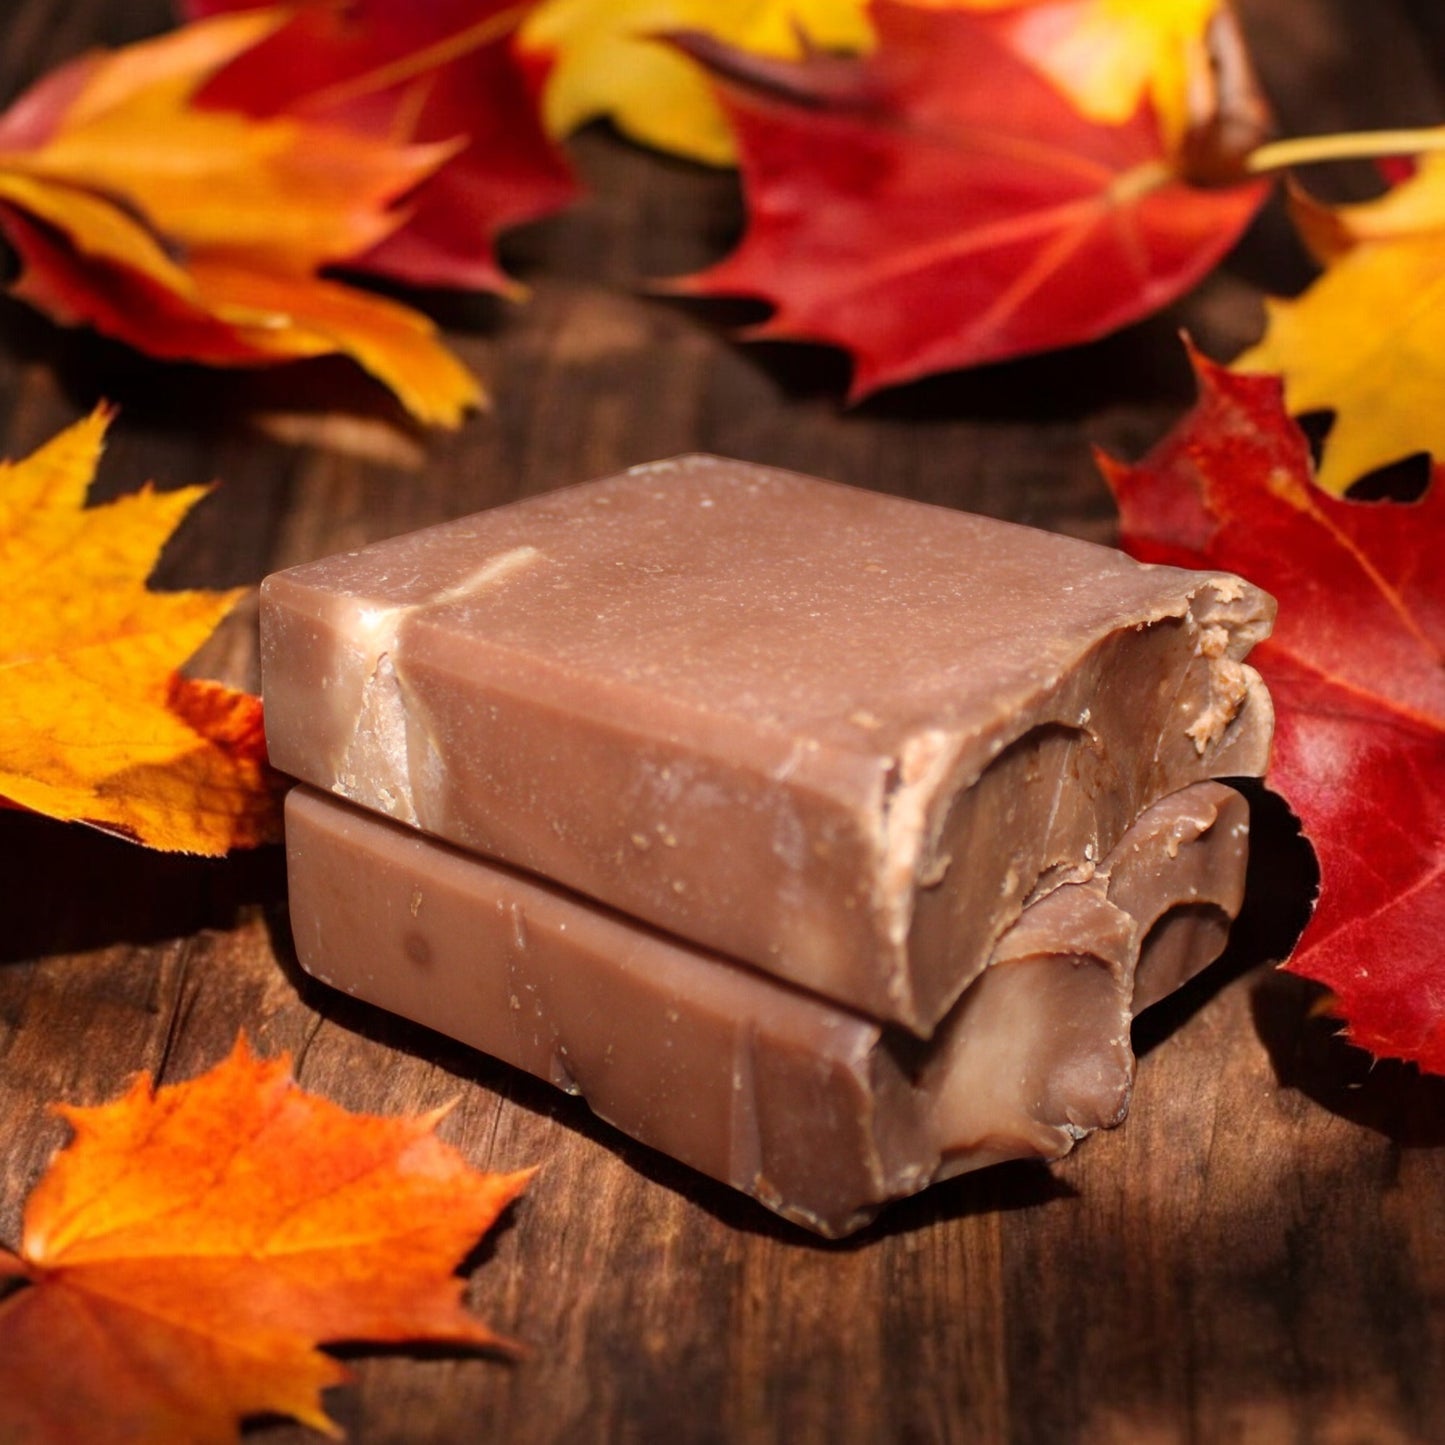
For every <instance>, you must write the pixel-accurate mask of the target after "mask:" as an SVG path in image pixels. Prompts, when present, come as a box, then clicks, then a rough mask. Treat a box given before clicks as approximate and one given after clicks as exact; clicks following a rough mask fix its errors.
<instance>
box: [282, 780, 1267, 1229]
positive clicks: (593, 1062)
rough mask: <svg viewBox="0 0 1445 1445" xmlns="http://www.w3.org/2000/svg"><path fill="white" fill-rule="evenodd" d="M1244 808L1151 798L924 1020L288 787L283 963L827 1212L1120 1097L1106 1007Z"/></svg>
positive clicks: (850, 1214) (867, 1202)
mask: <svg viewBox="0 0 1445 1445" xmlns="http://www.w3.org/2000/svg"><path fill="white" fill-rule="evenodd" d="M1247 820H1248V814H1247V809H1246V806H1245V803H1244V800H1243V798H1242V797H1241V796H1240V795H1239V794H1238V793H1236V792H1234V790H1233V789H1230V788H1227V787H1225V786H1223V785H1222V784H1219V783H1199V784H1195V785H1193V786H1191V787H1188V788H1186V789H1185V790H1183V791H1182V792H1180V793H1177V794H1174V795H1172V796H1171V797H1169V798H1166V799H1164V800H1163V801H1161V802H1159V803H1157V804H1155V805H1154V806H1153V807H1152V808H1150V809H1149V810H1147V811H1146V812H1145V814H1144V816H1143V817H1141V818H1140V819H1139V820H1138V821H1137V822H1136V823H1135V824H1134V826H1133V827H1132V828H1130V829H1129V830H1128V831H1127V833H1126V835H1125V837H1124V839H1123V840H1122V841H1121V842H1120V844H1119V845H1118V846H1117V847H1116V848H1115V849H1114V851H1113V853H1112V854H1110V855H1109V856H1108V857H1107V858H1105V859H1104V860H1102V861H1101V864H1100V866H1099V867H1098V868H1096V869H1095V870H1094V872H1093V873H1092V875H1091V877H1090V878H1089V880H1088V881H1087V882H1079V883H1064V884H1061V885H1059V886H1058V887H1056V888H1054V889H1053V890H1052V891H1050V892H1049V893H1047V894H1046V895H1044V896H1042V897H1040V898H1039V899H1037V900H1035V901H1034V902H1032V903H1031V904H1030V905H1029V906H1028V907H1026V908H1025V909H1024V910H1023V912H1022V915H1021V917H1020V918H1019V920H1018V921H1017V922H1016V923H1015V924H1014V925H1013V927H1012V928H1010V929H1009V930H1008V931H1007V932H1006V933H1005V934H1004V936H1003V937H1002V938H1001V939H1000V940H999V942H998V944H997V945H996V947H995V948H994V950H993V951H992V954H991V957H990V959H989V961H988V966H987V967H986V968H985V969H984V971H983V972H982V974H981V976H980V977H978V978H977V979H976V980H975V981H974V982H973V983H972V985H971V986H970V987H969V988H968V989H967V990H966V991H965V993H964V994H963V996H962V998H961V999H960V1000H959V1001H958V1003H957V1004H956V1005H955V1006H954V1007H953V1009H952V1010H950V1012H949V1013H948V1015H947V1016H946V1017H945V1018H944V1020H943V1021H942V1022H941V1023H940V1025H939V1027H938V1029H937V1030H936V1031H935V1033H934V1035H933V1037H932V1038H931V1039H929V1040H920V1039H918V1038H917V1037H916V1036H915V1035H914V1034H912V1033H911V1032H909V1031H907V1030H905V1029H903V1028H901V1027H899V1026H897V1025H890V1024H882V1023H879V1022H877V1021H876V1020H873V1019H870V1018H867V1017H864V1016H863V1015H861V1014H858V1013H856V1012H853V1011H850V1010H848V1009H844V1008H841V1007H839V1006H837V1005H835V1004H832V1003H829V1002H828V1001H826V1000H824V999H820V998H818V997H816V996H815V995H811V994H809V993H806V992H805V991H803V990H801V989H799V988H796V987H794V986H792V985H790V984H787V983H784V982H782V981H781V980H779V979H776V978H773V977H770V976H768V975H766V974H764V973H761V972H759V971H758V970H756V969H753V968H750V967H747V966H745V965H742V964H738V963H736V962H733V961H731V960H729V959H726V958H723V957H721V956H719V955H717V954H714V953H710V952H707V951H705V950H703V949H700V948H698V947H696V946H694V945H692V944H689V943H686V942H684V941H682V940H681V939H678V938H675V937H671V936H669V935H666V934H663V933H661V932H659V931H658V930H656V929H653V928H651V927H649V926H648V925H646V924H642V923H638V922H636V921H635V920H632V919H629V918H627V917H625V916H624V915H622V914H619V913H617V912H615V911H613V910H611V909H608V908H606V907H603V906H601V905H599V904H596V903H593V902H591V901H589V900H587V899H585V898H583V897H582V896H580V895H578V894H576V893H572V892H570V891H568V890H564V889H561V888H559V887H557V886H555V885H553V884H549V883H547V882H545V881H543V880H541V879H538V878H536V877H533V876H530V875H527V874H525V873H522V872H520V871H517V870H514V869H511V868H508V867H507V866H505V865H503V864H497V863H491V862H488V861H486V860H484V859H481V858H478V857H476V856H474V855H470V854H467V853H465V852H463V851H461V850H459V849H457V848H454V847H452V846H449V845H447V844H445V843H441V842H439V841H437V840H435V839H432V838H429V837H427V836H425V835H424V834H421V833H419V832H417V831H415V830H414V829H410V828H407V827H405V826H402V825H399V824H396V823H393V822H390V821H387V820H385V819H382V818H380V817H377V816H375V815H372V814H368V813H366V812H363V811H362V810H361V809H359V808H356V807H355V806H353V805H352V804H349V803H346V802H343V801H340V800H338V799H336V798H334V797H330V796H327V795H325V794H322V793H320V792H317V791H314V790H312V789H309V788H306V787H299V788H296V789H293V791H292V792H291V794H290V796H289V797H288V799H287V805H286V847H287V862H288V871H289V883H290V896H291V918H292V929H293V933H294V936H295V942H296V950H297V955H298V957H299V959H300V961H301V964H302V966H303V967H304V968H305V969H306V970H307V971H308V972H309V973H311V974H313V975H315V976H316V977H317V978H319V979H321V980H323V981H325V982H326V983H329V984H332V985H334V986H335V987H337V988H341V989H344V990H345V991H346V992H348V993H351V994H355V995H357V996H359V997H360V998H363V999H366V1000H368V1001H370V1002H372V1003H375V1004H379V1005H380V1006H382V1007H384V1008H387V1009H390V1010H392V1011H394V1012H396V1013H399V1014H402V1015H404V1016H406V1017H408V1018H411V1019H414V1020H416V1021H418V1022H420V1023H422V1024H426V1025H428V1026H430V1027H432V1028H435V1029H438V1030H440V1031H441V1032H443V1033H446V1034H449V1035H451V1036H453V1037H455V1038H458V1039H461V1040H463V1041H464V1042H466V1043H468V1044H471V1045H473V1046H475V1047H476V1048H479V1049H482V1050H484V1051H485V1052H487V1053H489V1054H492V1055H495V1056H496V1057H497V1058H500V1059H503V1060H506V1061H507V1062H509V1063H512V1064H515V1065H517V1066H519V1067H521V1068H523V1069H526V1070H529V1071H530V1072H531V1073H534V1074H537V1075H539V1076H541V1077H542V1078H544V1079H549V1080H550V1081H551V1082H552V1083H554V1084H556V1085H559V1086H560V1087H562V1088H564V1089H567V1090H569V1091H571V1092H574V1093H579V1094H582V1095H583V1096H584V1097H585V1098H586V1099H587V1101H588V1103H589V1104H590V1105H591V1107H592V1108H593V1109H594V1110H595V1111H596V1112H597V1113H598V1114H600V1115H601V1116H602V1117H603V1118H605V1119H608V1120H610V1121H611V1122H612V1123H613V1124H615V1125H616V1126H617V1127H618V1128H620V1129H622V1130H624V1131H625V1132H627V1133H628V1134H631V1135H633V1136H634V1137H635V1138H637V1139H640V1140H642V1141H643V1142H644V1143H646V1144H649V1145H651V1146H653V1147H655V1148H657V1149H660V1150H663V1151H665V1152H667V1153H669V1154H671V1155H673V1156H674V1157H676V1158H678V1159H680V1160H682V1161H684V1162H685V1163H687V1164H690V1165H692V1166H693V1167H695V1168H697V1169H700V1170H702V1171H703V1172H705V1173H707V1174H709V1175H712V1176H713V1177H714V1178H717V1179H720V1180H722V1181H724V1182H726V1183H729V1184H732V1185H734V1186H735V1187H736V1188H738V1189H741V1190H743V1191H745V1192H746V1193H748V1194H751V1195H753V1196H754V1197H755V1198H757V1199H759V1200H760V1201H762V1203H764V1204H765V1205H767V1206H768V1207H770V1208H772V1209H774V1210H776V1211H777V1212H778V1213H780V1214H782V1215H784V1216H785V1217H787V1218H789V1219H792V1220H795V1221H797V1222H798V1223H801V1224H803V1225H805V1226H807V1227H809V1228H811V1229H814V1230H816V1231H818V1232H820V1233H823V1234H827V1235H840V1234H845V1233H848V1232H850V1231H851V1230H854V1229H856V1228H858V1227H859V1226H860V1225H862V1224H864V1223H866V1222H867V1220H868V1219H870V1218H871V1217H872V1216H873V1214H874V1213H875V1212H876V1211H877V1210H878V1208H879V1207H880V1206H881V1205H882V1204H883V1203H885V1202H886V1201H887V1200H889V1199H893V1198H897V1197H899V1196H902V1195H906V1194H911V1193H913V1192H915V1191H917V1190H919V1189H922V1188H923V1187H925V1186H926V1185H928V1184H929V1183H930V1182H932V1181H934V1180H936V1179H942V1178H946V1177H948V1176H950V1175H953V1174H957V1173H961V1172H963V1171H964V1170H967V1169H973V1168H977V1167H980V1166H982V1165H986V1164H991V1163H994V1162H996V1161H999V1160H1002V1159H1010V1158H1020V1157H1039V1158H1057V1157H1058V1156H1060V1155H1062V1154H1064V1153H1066V1152H1067V1151H1068V1150H1069V1149H1070V1148H1071V1147H1072V1146H1073V1144H1074V1142H1075V1141H1076V1140H1077V1139H1079V1138H1080V1137H1082V1136H1083V1135H1084V1134H1086V1133H1087V1132H1088V1131H1090V1130H1091V1129H1094V1128H1098V1127H1104V1126H1110V1125H1113V1124H1116V1123H1118V1122H1119V1121H1120V1120H1121V1119H1122V1118H1123V1116H1124V1114H1125V1112H1126V1110H1127V1107H1128V1102H1129V1092H1130V1087H1131V1083H1132V1079H1133V1064H1134V1060H1133V1054H1132V1052H1131V1049H1130V1045H1129V1024H1130V1020H1131V1017H1132V1015H1133V1014H1134V1012H1135V1011H1136V1009H1137V1007H1138V1006H1139V1004H1140V1002H1141V1001H1142V1000H1144V999H1150V1000H1152V999H1153V998H1154V997H1157V996H1158V995H1159V994H1160V993H1161V992H1162V991H1164V990H1166V989H1168V988H1172V987H1174V986H1175V985H1177V984H1178V983H1179V982H1181V981H1183V980H1184V979H1185V978H1187V977H1189V976H1190V975H1192V974H1193V973H1194V972H1196V971H1197V970H1198V969H1199V968H1201V967H1203V966H1204V965H1205V964H1206V963H1208V962H1209V961H1210V960H1211V959H1212V958H1214V956H1215V955H1216V954H1217V953H1218V952H1219V950H1220V948H1221V947H1222V946H1223V942H1224V939H1225V935H1226V933H1227V931H1228V925H1229V920H1230V918H1231V917H1232V916H1233V915H1234V913H1235V912H1236V911H1237V909H1238V906H1239V902H1240V897H1241V893H1242V889H1243V883H1244V867H1245V859H1246V851H1247Z"/></svg>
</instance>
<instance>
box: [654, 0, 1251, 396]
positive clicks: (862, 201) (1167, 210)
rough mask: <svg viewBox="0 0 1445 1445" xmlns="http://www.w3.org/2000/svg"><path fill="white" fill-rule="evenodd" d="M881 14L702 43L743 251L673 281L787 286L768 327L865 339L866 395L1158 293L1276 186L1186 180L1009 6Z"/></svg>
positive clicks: (847, 341)
mask: <svg viewBox="0 0 1445 1445" xmlns="http://www.w3.org/2000/svg"><path fill="white" fill-rule="evenodd" d="M873 13H874V18H875V21H876V23H877V25H878V33H879V42H880V43H879V48H878V50H877V52H876V53H875V54H874V55H873V56H872V57H870V58H869V59H868V60H866V61H850V60H839V59H832V58H827V57H812V58H810V59H808V60H805V61H803V62H801V63H798V64H787V63H783V62H771V61H765V60H761V59H759V58H757V57H754V56H748V55H744V54H742V53H740V52H736V51H724V50H722V49H720V48H718V47H716V46H714V45H713V44H712V43H711V42H705V41H700V40H694V41H691V42H689V47H688V48H689V49H690V50H691V51H692V52H693V53H695V54H699V55H701V56H703V57H705V58H706V59H707V60H708V61H709V63H710V64H711V65H712V66H713V68H714V70H715V71H716V72H717V73H718V74H719V75H720V76H721V77H723V79H722V86H721V89H722V94H723V98H724V101H725V104H726V106H727V109H728V111H729V113H730V114H731V116H732V118H733V121H734V124H735V126H736V128H737V133H738V137H739V143H740V145H741V147H742V151H743V181H744V188H745V192H746V197H747V202H748V211H749V225H748V229H747V232H746V234H745V236H744V238H743V241H742V243H741V245H740V246H739V247H738V249H737V250H736V251H735V252H734V253H733V254H732V255H731V256H729V257H727V258H726V259H725V260H723V261H722V262H721V263H720V264H719V265H717V266H715V267H713V268H712V269H710V270H708V271H705V272H703V273H702V274H701V275H699V276H695V277H691V278H688V279H687V280H685V281H682V282H679V283H673V289H676V290H678V291H682V292H685V293H689V294H698V295H715V294H735V295H746V296H756V297H759V298H761V299H763V300H766V301H768V302H770V303H772V305H773V306H774V307H775V308H776V310H775V314H774V315H773V316H772V317H771V318H770V319H769V320H768V321H767V322H766V323H765V324H764V325H762V326H760V327H758V328H755V329H754V330H753V331H752V332H751V333H750V334H751V335H754V336H760V337H778V338H789V339H795V340H810V341H823V342H828V343H831V344H834V345H837V346H842V347H845V348H846V349H848V350H849V351H851V352H852V353H853V356H854V359H855V363H856V369H855V376H854V384H853V393H854V395H855V396H857V395H861V394H863V393H866V392H868V391H871V390H874V389H875V388H877V387H880V386H885V385H891V384H894V383H897V382H901V381H906V380H908V379H910V378H912V377H916V376H921V375H924V374H926V373H929V372H934V371H942V370H946V369H948V368H952V367H959V366H969V365H975V364H977V363H980V362H985V361H993V360H998V359H1001V358H1004V357H1010V356H1017V355H1021V354H1024V353H1028V352H1033V351H1040V350H1046V349H1049V348H1052V347H1057V346H1064V345H1068V344H1071V343H1074V342H1079V341H1084V340H1088V339H1091V338H1093V337H1097V336H1101V335H1104V334H1105V333H1107V332H1109V331H1112V330H1115V329H1117V328H1118V327H1120V326H1123V325H1125V324H1126V323H1128V322H1130V321H1133V320H1136V319H1137V318H1139V317H1141V316H1144V315H1146V314H1147V313H1149V312H1150V311H1153V310H1157V309H1158V308H1159V307H1161V306H1163V305H1165V304H1166V303H1167V302H1169V301H1170V300H1172V299H1173V298H1175V297H1176V296H1178V295H1179V294H1180V293H1181V292H1183V291H1184V290H1186V289H1187V288H1188V287H1189V286H1190V285H1192V284H1193V283H1194V282H1195V281H1196V280H1197V279H1198V278H1199V277H1200V276H1202V275H1203V274H1204V273H1205V272H1206V271H1208V270H1209V269H1210V268H1211V267H1212V266H1213V265H1214V264H1215V262H1216V261H1218V260H1219V258H1220V257H1221V256H1222V255H1223V254H1224V252H1225V251H1226V250H1228V248H1229V247H1230V245H1231V244H1232V243H1233V241H1234V239H1235V238H1236V237H1237V236H1238V234H1239V232H1240V231H1241V230H1242V229H1243V227H1244V226H1245V225H1246V224H1247V223H1248V221H1249V219H1250V217H1251V216H1252V215H1253V214H1254V211H1255V210H1256V208H1257V207H1258V205H1259V203H1260V201H1261V200H1262V199H1263V196H1264V194H1265V191H1264V188H1263V186H1262V185H1260V184H1257V183H1256V184H1251V185H1245V186H1235V187H1230V188H1222V189H1212V190H1204V189H1201V188H1197V187H1194V186H1189V185H1186V184H1184V183H1183V182H1182V181H1181V180H1180V179H1179V177H1178V175H1177V173H1176V172H1175V170H1174V168H1173V162H1172V161H1171V159H1170V156H1169V154H1168V151H1167V147H1166V144H1165V141H1164V139H1163V137H1162V136H1161V134H1160V131H1159V127H1158V125H1157V123H1156V122H1155V121H1154V120H1153V119H1152V117H1151V116H1150V115H1149V114H1148V112H1147V110H1140V111H1138V112H1136V114H1135V115H1134V116H1133V117H1132V118H1131V119H1130V120H1129V121H1128V122H1127V123H1125V124H1124V125H1119V126H1104V125H1099V124H1096V123H1093V122H1090V121H1087V120H1085V119H1084V118H1083V117H1082V116H1080V114H1079V113H1078V112H1077V111H1076V110H1075V109H1074V108H1073V107H1072V106H1071V105H1070V104H1069V103H1068V101H1067V100H1066V99H1064V98H1063V97H1062V96H1061V95H1060V94H1059V93H1058V92H1057V91H1056V90H1055V89H1054V88H1053V86H1051V85H1050V84H1048V83H1047V82H1046V81H1045V80H1044V79H1042V78H1041V76H1040V75H1039V73H1038V72H1037V71H1036V70H1034V69H1033V68H1032V66H1030V65H1028V64H1026V63H1025V62H1024V61H1022V60H1021V59H1020V58H1019V57H1018V56H1017V55H1016V54H1015V53H1014V52H1013V50H1012V49H1011V48H1010V47H1009V45H1008V43H1007V40H1006V32H1005V31H1004V30H1002V29H1001V28H1000V26H999V25H998V24H996V23H995V17H990V16H977V15H970V14H964V13H961V12H958V11H954V10H929V9H919V8H917V7H914V6H911V5H906V4H899V3H881V0H880V3H878V4H877V5H875V7H874V12H873ZM961 77H966V80H965V81H963V82H961V80H960V78H961Z"/></svg>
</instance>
